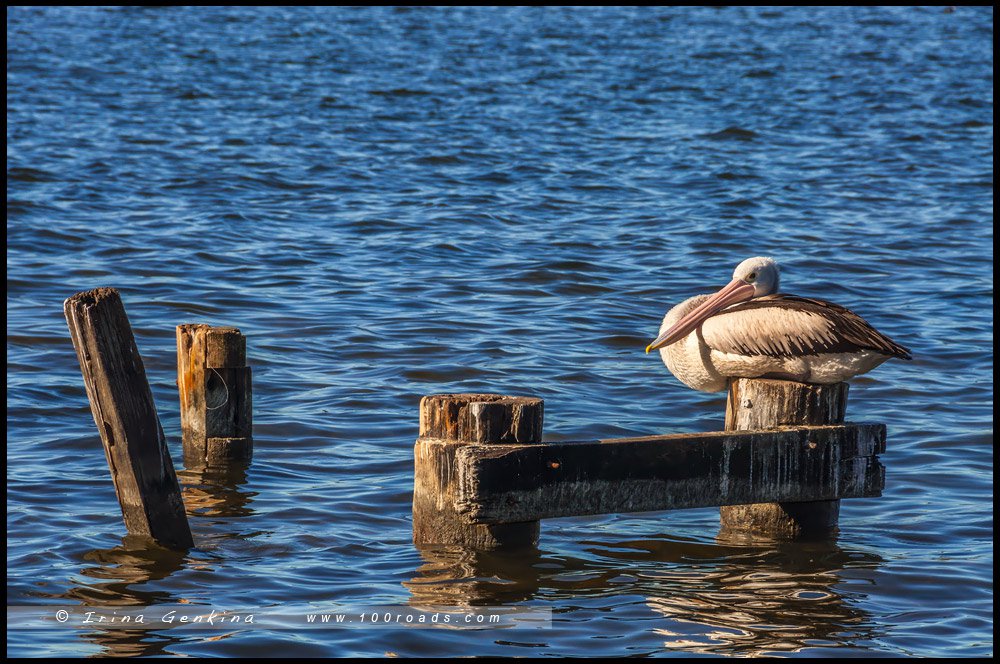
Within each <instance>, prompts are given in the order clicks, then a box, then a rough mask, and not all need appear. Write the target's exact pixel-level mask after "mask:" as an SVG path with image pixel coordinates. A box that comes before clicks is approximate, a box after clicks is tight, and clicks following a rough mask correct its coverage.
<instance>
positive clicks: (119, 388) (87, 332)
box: [63, 288, 194, 550]
mask: <svg viewBox="0 0 1000 664" xmlns="http://www.w3.org/2000/svg"><path fill="white" fill-rule="evenodd" d="M63 310H64V312H65V314H66V321H67V323H68V324H69V331H70V334H71V336H72V337H73V346H74V347H75V348H76V355H77V358H78V359H79V360H80V371H81V372H82V373H83V382H84V384H85V385H86V387H87V397H88V399H89V400H90V411H91V413H92V414H93V415H94V422H95V423H96V424H97V429H98V431H99V432H100V434H101V440H102V441H103V443H104V454H105V457H106V458H107V461H108V467H109V468H110V470H111V479H112V481H113V482H114V484H115V493H116V494H117V495H118V502H119V504H120V505H121V508H122V517H123V518H124V520H125V528H126V529H127V530H128V532H129V534H131V535H139V536H142V537H149V538H152V539H153V540H155V541H156V542H157V543H159V544H160V545H162V546H165V547H167V548H171V549H178V550H184V549H188V548H190V547H192V546H194V543H193V542H192V540H191V530H190V528H189V527H188V522H187V516H186V515H185V513H184V503H183V501H182V499H181V491H180V487H179V486H178V484H177V475H176V473H175V472H174V465H173V463H172V462H171V461H170V452H169V450H168V449H167V443H166V439H165V438H164V435H163V428H162V427H161V426H160V418H159V416H158V415H157V413H156V405H155V404H154V403H153V394H152V391H151V390H150V389H149V382H148V381H147V380H146V369H145V367H144V366H143V363H142V357H141V356H140V355H139V350H138V348H136V345H135V337H134V336H133V335H132V327H131V326H130V325H129V322H128V316H127V315H126V314H125V306H124V305H123V304H122V300H121V297H120V296H119V294H118V291H117V290H115V289H114V288H98V289H95V290H92V291H87V292H84V293H77V294H76V295H74V296H73V297H71V298H68V299H67V300H66V302H65V303H64V305H63Z"/></svg>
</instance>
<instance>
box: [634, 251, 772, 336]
mask: <svg viewBox="0 0 1000 664" xmlns="http://www.w3.org/2000/svg"><path fill="white" fill-rule="evenodd" d="M778 280H779V273H778V264H777V263H775V262H774V259H773V258H766V257H764V256H755V257H753V258H748V259H746V260H745V261H743V262H742V263H740V264H739V265H737V266H736V269H735V270H734V271H733V280H732V281H730V282H729V283H728V284H727V285H726V286H724V287H723V288H722V290H720V291H719V292H718V293H715V294H714V295H712V296H711V297H709V298H708V299H707V300H705V301H704V302H702V303H701V304H699V305H698V306H697V307H695V308H694V310H692V311H691V313H689V314H688V315H686V316H684V317H683V318H681V319H680V320H679V321H677V322H676V323H675V324H674V325H672V326H671V327H670V329H668V330H666V331H665V332H664V333H663V334H661V335H660V336H658V337H657V338H656V339H654V340H653V343H651V344H649V345H648V346H646V352H647V353H648V352H649V351H651V350H656V349H657V348H663V347H664V346H669V345H670V344H672V343H676V342H678V341H680V340H681V339H683V338H684V337H686V336H687V335H688V334H690V333H691V331H692V330H694V329H696V328H697V327H698V326H699V325H701V324H702V322H704V320H705V319H706V318H708V317H709V316H711V315H712V314H714V313H716V312H717V311H719V310H721V309H725V308H726V307H728V306H730V305H732V304H736V303H737V302H746V301H747V300H750V299H753V298H755V297H764V296H765V295H771V294H772V293H776V292H777V291H778Z"/></svg>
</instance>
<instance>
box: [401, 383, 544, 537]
mask: <svg viewBox="0 0 1000 664" xmlns="http://www.w3.org/2000/svg"><path fill="white" fill-rule="evenodd" d="M542 416H543V403H542V400H541V399H535V398H532V397H509V396H502V395H499V394H440V395H434V396H426V397H424V398H423V399H421V400H420V437H419V438H418V439H417V442H416V445H415V446H414V478H413V480H414V481H413V541H414V543H416V544H418V545H422V544H457V545H462V546H465V547H469V548H474V549H479V550H489V549H502V548H513V547H522V546H533V545H535V544H536V543H537V542H538V533H539V523H538V521H537V520H535V521H525V522H518V523H503V524H477V523H472V522H471V521H470V520H469V519H468V518H467V517H466V516H465V515H464V514H463V513H462V506H461V505H458V504H456V497H457V495H458V493H457V487H458V486H459V484H460V483H461V482H467V481H474V480H475V478H471V477H459V476H457V472H456V471H457V465H456V464H455V454H456V452H457V451H458V450H459V449H461V448H462V447H464V446H466V445H476V444H500V445H503V444H515V443H520V444H523V443H539V442H541V440H542Z"/></svg>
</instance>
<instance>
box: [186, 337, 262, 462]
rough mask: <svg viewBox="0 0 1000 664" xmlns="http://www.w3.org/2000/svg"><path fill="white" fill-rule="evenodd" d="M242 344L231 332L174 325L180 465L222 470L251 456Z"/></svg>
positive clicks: (248, 378) (249, 396)
mask: <svg viewBox="0 0 1000 664" xmlns="http://www.w3.org/2000/svg"><path fill="white" fill-rule="evenodd" d="M246 348H247V340H246V337H245V336H243V334H242V333H240V331H239V330H238V329H237V328H235V327H211V326H209V325H203V324H188V325H178V326H177V388H178V391H179V392H180V401H181V434H182V439H183V443H184V465H185V466H187V467H189V468H200V467H217V466H225V465H227V464H230V463H233V462H240V461H246V460H247V459H249V458H250V457H251V456H252V455H253V385H252V371H251V369H250V367H248V366H247V361H246V359H247V351H246Z"/></svg>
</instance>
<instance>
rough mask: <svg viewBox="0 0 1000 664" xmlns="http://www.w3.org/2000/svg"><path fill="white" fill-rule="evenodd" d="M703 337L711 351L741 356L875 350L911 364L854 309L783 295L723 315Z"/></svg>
mask: <svg viewBox="0 0 1000 664" xmlns="http://www.w3.org/2000/svg"><path fill="white" fill-rule="evenodd" d="M701 334H702V338H703V339H704V340H705V343H707V344H708V346H709V347H710V348H713V349H715V350H719V351H721V352H725V353H736V354H740V355H766V356H769V357H789V356H799V355H818V354H820V353H854V352H858V351H860V350H872V351H875V352H878V353H882V354H884V355H889V356H890V357H898V358H901V359H904V360H909V359H911V356H910V351H909V350H908V349H906V348H904V347H903V346H900V345H899V344H897V343H896V342H895V341H893V340H892V339H890V338H889V337H887V336H886V335H884V334H882V333H881V332H879V331H878V330H876V329H875V328H874V327H872V326H871V325H869V324H868V322H867V321H866V320H865V319H863V318H861V316H858V315H857V314H856V313H854V312H853V311H851V310H850V309H847V308H845V307H842V306H840V305H837V304H833V303H832V302H826V301H824V300H814V299H811V298H806V297H798V296H795V295H783V294H780V293H779V294H777V295H768V296H766V297H761V298H756V299H753V300H750V301H748V302H742V303H740V304H735V305H733V306H731V307H728V308H726V309H723V310H722V311H720V312H719V313H717V314H714V315H713V316H711V317H709V318H708V319H706V320H705V322H704V323H702V325H701Z"/></svg>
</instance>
